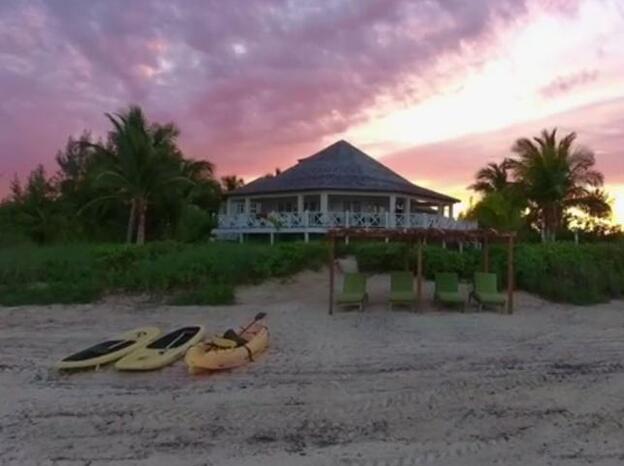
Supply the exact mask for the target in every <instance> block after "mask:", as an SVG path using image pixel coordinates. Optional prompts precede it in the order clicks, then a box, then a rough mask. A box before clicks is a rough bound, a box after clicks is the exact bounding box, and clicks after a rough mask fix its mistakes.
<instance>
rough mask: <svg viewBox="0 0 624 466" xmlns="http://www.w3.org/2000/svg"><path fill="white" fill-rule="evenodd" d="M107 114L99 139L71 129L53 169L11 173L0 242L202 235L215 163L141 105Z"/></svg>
mask: <svg viewBox="0 0 624 466" xmlns="http://www.w3.org/2000/svg"><path fill="white" fill-rule="evenodd" d="M106 116H107V118H108V119H109V121H110V122H111V124H112V130H111V131H110V132H109V134H108V136H107V139H106V140H105V141H94V140H93V138H92V136H91V134H90V133H88V132H85V133H83V134H82V135H81V136H80V137H79V138H78V139H74V138H71V137H70V138H69V140H68V142H67V145H66V147H65V149H64V150H63V151H60V152H59V153H58V154H57V156H56V162H57V164H58V171H57V172H56V173H55V174H53V175H52V176H48V175H47V173H46V171H45V170H44V168H43V167H42V166H39V167H37V168H36V169H35V170H33V172H32V173H31V174H30V175H29V176H28V177H27V179H26V182H25V183H24V184H23V185H22V183H21V182H20V181H19V180H17V179H15V180H14V181H13V183H12V184H11V194H10V196H9V197H8V199H5V200H4V202H2V204H1V205H0V222H1V223H0V230H2V231H3V234H2V235H0V244H10V243H20V242H25V241H31V242H35V243H38V244H49V243H53V242H63V241H104V242H110V241H122V240H123V239H125V240H126V241H127V242H133V241H136V242H137V243H139V244H142V243H144V242H145V240H146V238H148V239H152V240H158V239H179V240H181V241H195V240H198V239H200V238H201V239H204V238H206V236H207V235H208V234H209V232H210V230H211V229H212V227H213V220H212V218H213V215H212V214H214V213H215V212H216V211H217V209H218V207H219V203H220V201H221V186H220V184H219V182H218V181H216V180H215V178H214V170H213V165H212V164H211V163H210V162H207V161H197V160H192V159H189V158H186V157H185V156H184V154H183V153H182V151H181V150H180V149H179V148H178V146H177V139H178V137H179V134H180V132H179V130H178V129H177V128H176V127H175V125H173V124H172V123H167V124H159V123H149V122H148V120H147V118H146V117H145V115H144V113H143V111H142V110H141V109H140V108H139V107H130V108H129V109H128V110H126V111H125V112H122V113H119V114H115V115H110V114H107V115H106ZM239 181H240V180H239ZM191 224H192V225H191ZM5 229H7V230H9V231H10V233H9V234H4V230H5Z"/></svg>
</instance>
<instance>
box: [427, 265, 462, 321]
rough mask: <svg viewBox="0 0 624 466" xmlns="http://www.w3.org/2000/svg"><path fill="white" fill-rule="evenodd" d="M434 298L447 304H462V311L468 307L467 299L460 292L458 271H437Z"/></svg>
mask: <svg viewBox="0 0 624 466" xmlns="http://www.w3.org/2000/svg"><path fill="white" fill-rule="evenodd" d="M433 299H434V300H435V301H436V302H438V303H441V304H445V305H451V306H453V305H457V304H461V305H462V312H463V311H464V310H465V309H466V301H465V300H464V297H463V296H462V295H461V293H460V292H459V278H458V276H457V274H456V273H450V272H440V273H436V275H435V292H434V295H433Z"/></svg>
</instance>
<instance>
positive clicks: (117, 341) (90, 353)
mask: <svg viewBox="0 0 624 466" xmlns="http://www.w3.org/2000/svg"><path fill="white" fill-rule="evenodd" d="M158 335H160V330H159V329H158V328H156V327H142V328H137V329H134V330H130V331H129V332H125V333H122V334H121V335H118V336H116V337H113V338H111V339H109V340H106V341H103V342H102V343H98V344H97V345H94V346H91V347H89V348H87V349H84V350H82V351H79V352H77V353H74V354H72V355H71V356H67V357H66V358H65V359H62V360H61V361H59V362H58V363H56V368H57V369H61V370H69V369H87V368H91V367H96V368H97V367H98V366H101V365H103V364H109V363H111V362H114V361H116V360H117V359H119V358H122V357H123V356H125V355H126V354H128V353H131V352H133V351H135V350H137V349H139V348H141V347H143V346H145V345H147V344H148V343H150V342H152V341H153V340H154V339H156V338H157V337H158Z"/></svg>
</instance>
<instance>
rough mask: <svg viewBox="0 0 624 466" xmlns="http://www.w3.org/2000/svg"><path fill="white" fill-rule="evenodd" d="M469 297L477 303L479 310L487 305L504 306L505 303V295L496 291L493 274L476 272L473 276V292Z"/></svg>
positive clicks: (495, 280) (496, 286)
mask: <svg viewBox="0 0 624 466" xmlns="http://www.w3.org/2000/svg"><path fill="white" fill-rule="evenodd" d="M470 297H471V298H474V299H475V301H477V304H478V305H479V310H482V309H483V306H488V305H492V306H497V305H498V306H504V305H505V303H506V302H507V298H506V297H505V294H504V293H500V292H499V291H498V285H497V279H496V274H495V273H484V272H476V273H475V274H474V290H473V291H472V293H471V295H470Z"/></svg>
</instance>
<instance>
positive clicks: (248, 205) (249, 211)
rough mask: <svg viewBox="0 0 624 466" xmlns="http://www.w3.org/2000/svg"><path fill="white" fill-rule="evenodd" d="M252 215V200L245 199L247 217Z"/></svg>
mask: <svg viewBox="0 0 624 466" xmlns="http://www.w3.org/2000/svg"><path fill="white" fill-rule="evenodd" d="M250 213H251V199H250V198H248V197H246V198H245V215H249V214H250Z"/></svg>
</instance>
